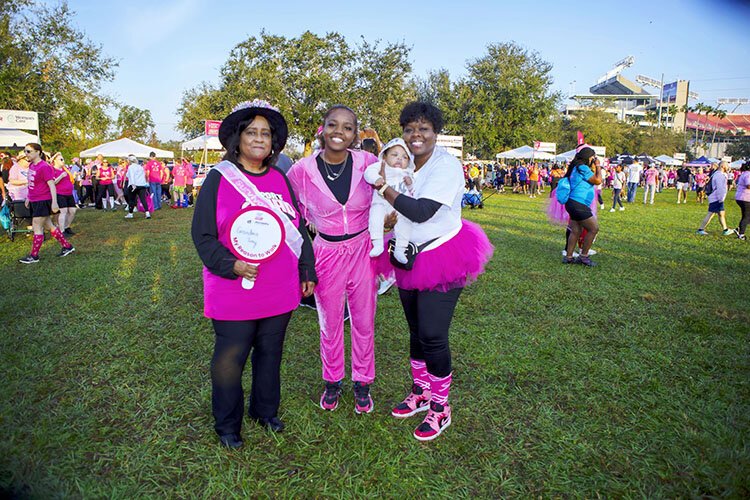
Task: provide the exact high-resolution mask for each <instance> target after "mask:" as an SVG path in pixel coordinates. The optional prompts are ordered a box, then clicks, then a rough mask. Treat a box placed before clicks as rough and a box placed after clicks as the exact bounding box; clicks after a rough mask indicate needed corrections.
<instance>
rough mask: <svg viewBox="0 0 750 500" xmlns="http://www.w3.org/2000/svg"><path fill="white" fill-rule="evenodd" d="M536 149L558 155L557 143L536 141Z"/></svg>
mask: <svg viewBox="0 0 750 500" xmlns="http://www.w3.org/2000/svg"><path fill="white" fill-rule="evenodd" d="M534 149H535V150H537V151H542V152H544V153H552V154H555V153H557V143H554V142H541V141H534Z"/></svg>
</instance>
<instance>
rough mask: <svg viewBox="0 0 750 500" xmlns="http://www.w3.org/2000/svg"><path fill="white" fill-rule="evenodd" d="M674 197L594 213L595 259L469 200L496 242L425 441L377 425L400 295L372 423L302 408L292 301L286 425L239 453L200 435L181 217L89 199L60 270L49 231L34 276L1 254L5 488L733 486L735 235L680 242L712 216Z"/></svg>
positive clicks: (608, 492) (738, 301) (746, 347)
mask: <svg viewBox="0 0 750 500" xmlns="http://www.w3.org/2000/svg"><path fill="white" fill-rule="evenodd" d="M641 193H642V191H641V190H639V193H638V194H639V196H642V194H641ZM545 196H546V195H545ZM733 196H734V192H731V193H730V198H733ZM675 198H676V195H675V194H674V191H668V192H667V193H664V194H659V195H657V203H656V205H654V206H644V205H642V204H640V203H637V204H634V205H628V206H627V210H626V211H624V212H616V213H609V212H607V211H605V212H604V213H601V214H600V216H601V217H600V222H601V228H602V229H601V233H600V236H599V238H598V240H597V242H596V244H595V249H597V250H598V251H599V252H600V253H599V255H597V256H595V257H594V260H595V261H597V262H598V264H599V266H598V267H596V268H592V269H589V268H584V267H583V266H563V265H562V264H560V258H561V255H560V250H561V249H562V247H563V229H562V228H559V227H554V226H551V225H550V224H548V223H547V221H546V217H545V215H544V213H543V211H542V207H543V203H544V198H537V199H534V200H531V199H529V198H528V197H524V196H521V195H510V194H499V195H494V196H491V197H489V198H488V199H487V201H486V207H485V209H484V210H471V211H470V210H466V211H465V216H466V217H467V218H470V219H472V220H474V221H477V222H479V223H481V225H482V226H483V227H484V228H485V230H486V231H487V233H488V235H489V236H490V239H491V240H492V242H493V243H494V245H495V247H496V251H495V256H494V258H493V260H492V261H491V263H490V264H489V266H488V269H487V272H486V273H485V274H484V275H483V276H482V277H481V278H480V280H479V281H478V282H477V283H476V284H475V285H473V286H471V287H470V288H468V289H467V290H466V291H465V292H464V293H463V295H462V296H461V300H460V301H459V306H458V309H457V312H456V315H455V318H454V321H453V324H452V327H451V347H452V351H453V356H454V370H455V372H454V388H453V392H452V397H451V400H452V404H453V411H454V418H453V425H452V426H451V427H450V428H449V429H448V430H447V431H446V433H445V434H444V435H443V436H441V437H440V438H438V439H437V440H436V441H434V442H432V443H429V444H422V443H419V442H417V441H416V440H415V439H414V438H413V437H412V436H411V431H412V430H413V428H414V426H416V424H417V423H418V420H414V419H408V420H406V421H399V420H396V419H394V418H392V417H391V416H390V408H391V405H393V404H394V403H395V402H397V401H399V400H400V399H401V398H402V397H403V396H405V394H406V391H407V389H408V387H409V384H410V380H409V378H408V370H407V367H408V361H407V356H408V333H407V329H406V323H405V320H404V318H403V313H402V311H401V309H400V304H399V302H398V297H397V294H396V293H394V292H395V291H391V292H389V293H388V294H387V295H385V296H383V297H381V298H380V301H379V309H378V314H377V324H376V363H377V370H378V378H377V380H376V383H375V385H374V386H373V397H374V399H375V412H374V413H372V414H370V415H364V416H357V415H355V414H354V411H353V398H352V395H351V391H347V392H345V394H344V398H343V404H342V406H341V407H340V408H339V409H338V410H337V411H335V412H333V413H329V412H323V411H321V410H320V409H319V408H318V406H317V399H318V397H319V393H320V390H321V388H322V385H321V378H320V377H321V374H320V360H319V355H318V329H317V321H316V317H315V313H314V312H313V311H310V310H308V309H300V310H298V311H296V312H295V314H294V316H293V319H292V322H291V324H290V327H289V330H288V334H287V341H286V346H285V352H284V356H285V357H284V363H283V366H282V402H281V410H280V417H281V418H282V419H283V420H284V421H285V422H286V424H287V431H285V432H284V433H283V434H279V435H273V434H270V433H266V432H264V431H263V430H262V429H260V428H259V427H257V426H256V425H254V424H253V423H252V422H249V421H247V420H246V421H245V425H244V428H243V436H244V439H245V447H244V449H242V450H240V451H238V452H228V451H225V450H224V449H221V448H220V447H219V446H218V445H217V441H216V438H215V435H214V433H213V428H212V425H213V420H212V417H211V409H210V381H209V360H210V357H211V351H212V346H213V334H212V329H211V325H210V323H209V321H208V320H207V319H205V318H203V316H202V289H201V286H202V285H201V278H200V262H199V259H198V257H197V255H196V253H195V250H194V248H193V245H192V242H191V239H190V235H189V226H190V217H191V215H192V211H190V210H181V211H175V210H168V209H167V210H162V211H160V212H157V214H156V215H155V218H154V219H153V220H151V221H145V220H144V219H142V218H136V219H135V220H124V219H123V213H122V211H119V212H117V213H101V212H95V211H94V210H84V211H82V212H79V217H78V220H77V222H76V224H75V226H74V227H75V229H76V230H77V231H78V232H79V235H78V236H76V237H75V238H74V240H73V241H74V243H75V246H76V248H77V251H76V252H75V253H74V254H73V255H72V256H70V257H66V258H65V259H59V258H57V257H56V256H55V254H56V253H57V251H58V250H59V246H58V245H57V243H56V242H55V241H54V240H53V241H48V242H46V243H45V245H44V247H43V248H42V252H41V257H42V262H41V263H39V264H37V265H33V266H24V265H22V264H19V263H17V259H18V258H20V257H22V256H24V255H26V253H27V252H28V251H29V247H30V243H29V239H28V238H26V237H25V236H20V237H19V238H18V239H17V240H16V241H15V242H14V243H11V242H10V241H8V240H7V239H6V238H5V237H3V239H2V242H0V283H2V294H1V295H2V311H0V325H1V326H0V329H1V330H2V335H0V361H1V362H2V363H1V368H0V370H2V378H1V380H2V384H1V385H0V435H2V440H1V441H0V492H2V493H3V496H4V495H7V494H16V495H18V496H20V497H36V498H48V497H68V496H73V497H98V498H101V497H111V498H131V497H177V498H184V497H211V498H226V497H248V496H255V497H266V496H272V497H366V496H367V497H404V498H407V497H412V498H413V497H420V496H434V497H484V498H486V497H500V496H508V497H532V496H534V497H589V498H590V497H597V496H603V497H704V496H705V497H728V498H741V497H745V498H746V497H748V496H750V338H749V337H750V311H749V310H748V305H750V244H748V242H743V241H739V240H738V239H737V238H735V237H723V236H720V234H719V230H718V228H719V226H718V222H716V221H714V222H712V224H711V225H710V226H709V227H708V231H709V232H710V233H711V234H710V235H709V236H704V237H701V236H697V235H695V234H694V232H695V229H696V228H697V227H698V224H699V223H700V220H701V219H702V217H703V216H704V214H705V210H706V206H705V205H704V206H699V205H696V204H695V202H694V200H693V198H692V197H691V201H690V203H689V204H688V205H679V206H677V205H676V204H675ZM605 199H607V200H611V195H610V193H609V191H607V192H605ZM727 208H728V221H729V224H730V227H734V225H736V223H737V220H738V218H739V210H738V208H737V206H736V204H735V203H734V201H732V200H728V202H727ZM347 352H348V351H347ZM246 381H247V383H248V384H249V370H248V373H247V374H246ZM246 388H247V387H246Z"/></svg>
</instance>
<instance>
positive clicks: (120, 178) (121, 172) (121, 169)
mask: <svg viewBox="0 0 750 500" xmlns="http://www.w3.org/2000/svg"><path fill="white" fill-rule="evenodd" d="M127 173H128V160H127V159H125V158H120V159H119V160H118V161H117V169H116V170H115V182H114V186H115V195H116V196H117V199H116V200H115V203H116V204H118V205H122V204H125V205H127V199H126V196H125V178H126V176H127ZM126 210H127V207H126Z"/></svg>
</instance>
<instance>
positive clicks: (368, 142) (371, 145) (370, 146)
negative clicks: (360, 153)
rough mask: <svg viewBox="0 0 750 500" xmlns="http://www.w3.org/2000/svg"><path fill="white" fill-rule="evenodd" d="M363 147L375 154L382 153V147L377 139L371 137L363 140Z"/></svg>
mask: <svg viewBox="0 0 750 500" xmlns="http://www.w3.org/2000/svg"><path fill="white" fill-rule="evenodd" d="M362 149H363V150H364V151H367V152H368V153H372V154H374V155H375V156H378V155H379V154H380V148H379V147H378V143H377V141H376V140H375V139H371V138H369V137H368V138H367V139H363V140H362Z"/></svg>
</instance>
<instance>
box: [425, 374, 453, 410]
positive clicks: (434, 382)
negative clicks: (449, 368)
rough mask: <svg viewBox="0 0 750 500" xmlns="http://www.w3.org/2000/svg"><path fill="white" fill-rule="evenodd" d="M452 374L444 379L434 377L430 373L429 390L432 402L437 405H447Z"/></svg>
mask: <svg viewBox="0 0 750 500" xmlns="http://www.w3.org/2000/svg"><path fill="white" fill-rule="evenodd" d="M452 381H453V372H450V373H449V374H448V375H447V376H445V377H436V376H435V375H433V374H431V373H430V389H431V390H432V401H434V402H435V403H437V404H439V405H443V406H444V405H445V404H446V403H448V394H450V392H451V382H452Z"/></svg>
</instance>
